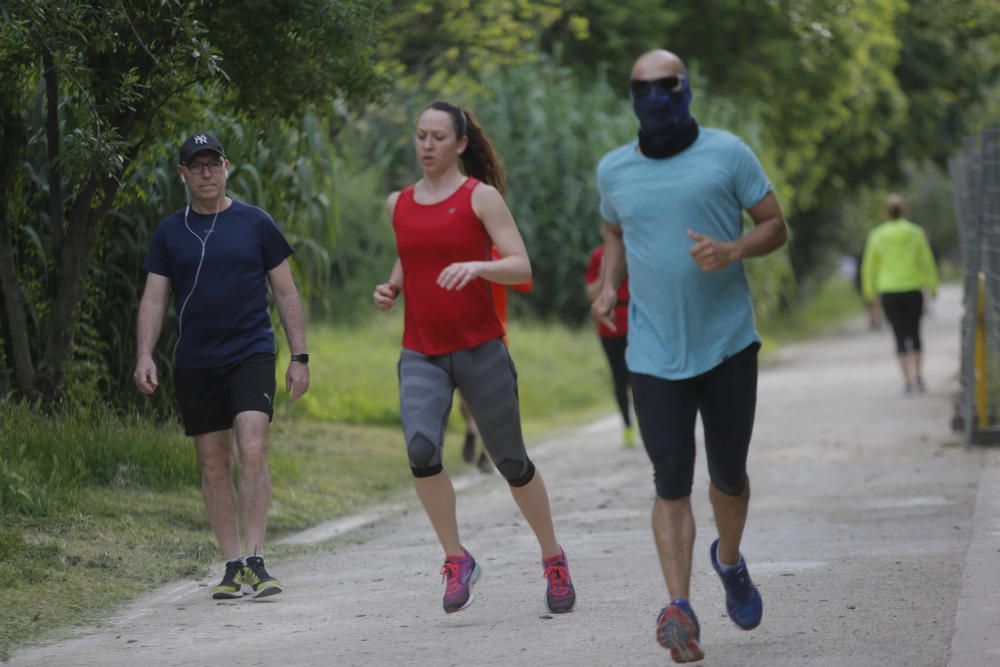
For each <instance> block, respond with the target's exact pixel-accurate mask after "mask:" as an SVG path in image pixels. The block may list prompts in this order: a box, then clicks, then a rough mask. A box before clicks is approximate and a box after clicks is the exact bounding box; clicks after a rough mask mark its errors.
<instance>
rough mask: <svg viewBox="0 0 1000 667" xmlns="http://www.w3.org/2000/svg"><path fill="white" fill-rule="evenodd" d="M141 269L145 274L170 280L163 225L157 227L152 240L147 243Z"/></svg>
mask: <svg viewBox="0 0 1000 667" xmlns="http://www.w3.org/2000/svg"><path fill="white" fill-rule="evenodd" d="M142 268H143V270H144V271H146V272H147V273H155V274H156V275H158V276H164V277H166V278H170V262H169V258H168V257H167V242H166V238H165V233H164V231H163V223H160V224H159V225H157V227H156V230H155V231H154V232H153V238H152V239H150V241H149V252H148V253H147V254H146V260H145V261H144V262H143V263H142Z"/></svg>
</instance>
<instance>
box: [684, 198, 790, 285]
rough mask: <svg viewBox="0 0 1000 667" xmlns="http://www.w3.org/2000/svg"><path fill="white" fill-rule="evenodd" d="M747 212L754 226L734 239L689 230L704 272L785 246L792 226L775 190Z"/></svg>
mask: <svg viewBox="0 0 1000 667" xmlns="http://www.w3.org/2000/svg"><path fill="white" fill-rule="evenodd" d="M747 213H749V214H750V217H751V218H752V219H753V222H754V228H753V229H751V230H750V231H749V232H748V233H747V234H745V235H743V236H741V237H740V238H738V239H736V240H734V241H717V240H715V239H713V238H711V237H709V236H705V235H703V234H696V233H695V232H693V231H691V230H688V236H689V237H690V238H691V239H693V240H694V241H695V244H694V245H693V246H691V250H690V252H691V256H692V257H693V258H694V261H695V262H697V264H698V266H699V267H700V268H701V270H702V271H717V270H719V269H722V268H724V267H727V266H729V265H730V264H732V263H733V262H738V261H740V260H742V259H746V258H748V257H763V256H764V255H769V254H771V253H772V252H774V251H775V250H777V249H778V248H780V247H781V246H783V245H785V241H786V240H788V228H787V227H786V226H785V218H784V216H783V215H782V213H781V207H780V206H779V205H778V198H777V197H775V196H774V193H773V192H768V193H767V194H766V195H765V196H764V198H763V199H761V200H760V201H759V202H757V203H756V204H754V205H753V206H751V207H750V208H748V209H747Z"/></svg>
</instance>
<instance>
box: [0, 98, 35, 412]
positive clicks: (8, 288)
mask: <svg viewBox="0 0 1000 667" xmlns="http://www.w3.org/2000/svg"><path fill="white" fill-rule="evenodd" d="M0 133H2V135H0V146H2V148H3V151H2V155H3V156H4V158H3V161H2V162H0V291H2V294H3V305H4V312H5V313H6V315H7V328H8V330H9V332H10V342H11V351H12V352H13V355H14V373H15V375H16V382H17V386H18V388H19V389H20V390H21V391H22V392H24V393H25V394H27V395H29V396H30V395H32V394H33V393H34V390H35V367H34V365H33V364H32V362H31V345H30V343H29V340H30V338H29V335H28V318H27V312H26V310H25V302H24V293H23V292H22V291H21V284H20V282H18V278H17V262H16V258H15V257H14V245H13V239H12V237H13V235H12V234H11V229H12V226H13V223H12V222H11V221H10V219H9V218H8V215H9V211H8V209H7V205H8V202H9V201H10V193H11V190H12V188H13V183H14V172H15V171H16V170H17V165H18V164H19V163H20V161H21V157H22V155H23V154H24V147H25V141H26V132H25V126H24V120H23V119H22V118H21V117H20V115H18V113H17V112H16V111H15V110H13V109H11V108H8V107H6V106H5V107H3V108H0Z"/></svg>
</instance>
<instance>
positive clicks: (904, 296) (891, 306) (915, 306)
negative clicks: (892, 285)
mask: <svg viewBox="0 0 1000 667" xmlns="http://www.w3.org/2000/svg"><path fill="white" fill-rule="evenodd" d="M879 298H880V299H881V301H882V312H884V313H885V319H887V320H889V324H890V325H891V326H892V333H893V335H894V336H895V337H896V354H906V352H907V350H906V342H907V341H910V351H911V352H920V317H921V316H922V315H923V313H924V294H923V292H920V291H919V290H914V291H912V292H886V293H884V294H881V295H879Z"/></svg>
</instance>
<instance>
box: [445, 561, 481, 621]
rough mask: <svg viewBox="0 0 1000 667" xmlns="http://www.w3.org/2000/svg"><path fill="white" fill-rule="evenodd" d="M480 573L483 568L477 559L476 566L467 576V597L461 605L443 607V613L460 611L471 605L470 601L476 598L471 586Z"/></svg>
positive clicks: (476, 580) (477, 579)
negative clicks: (449, 607)
mask: <svg viewBox="0 0 1000 667" xmlns="http://www.w3.org/2000/svg"><path fill="white" fill-rule="evenodd" d="M482 573H483V570H482V568H481V567H479V562H478V561H477V562H476V567H474V568H473V570H472V574H471V575H470V576H469V599H468V600H466V601H465V604H463V605H462V606H461V607H457V608H455V609H445V610H444V613H446V614H455V613H457V612H460V611H462V610H463V609H468V608H469V607H471V606H472V603H473V602H475V600H476V593H475V592H474V591H473V590H472V587H473V586H475V585H476V584H477V583H478V582H479V576H480V575H481V574H482Z"/></svg>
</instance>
